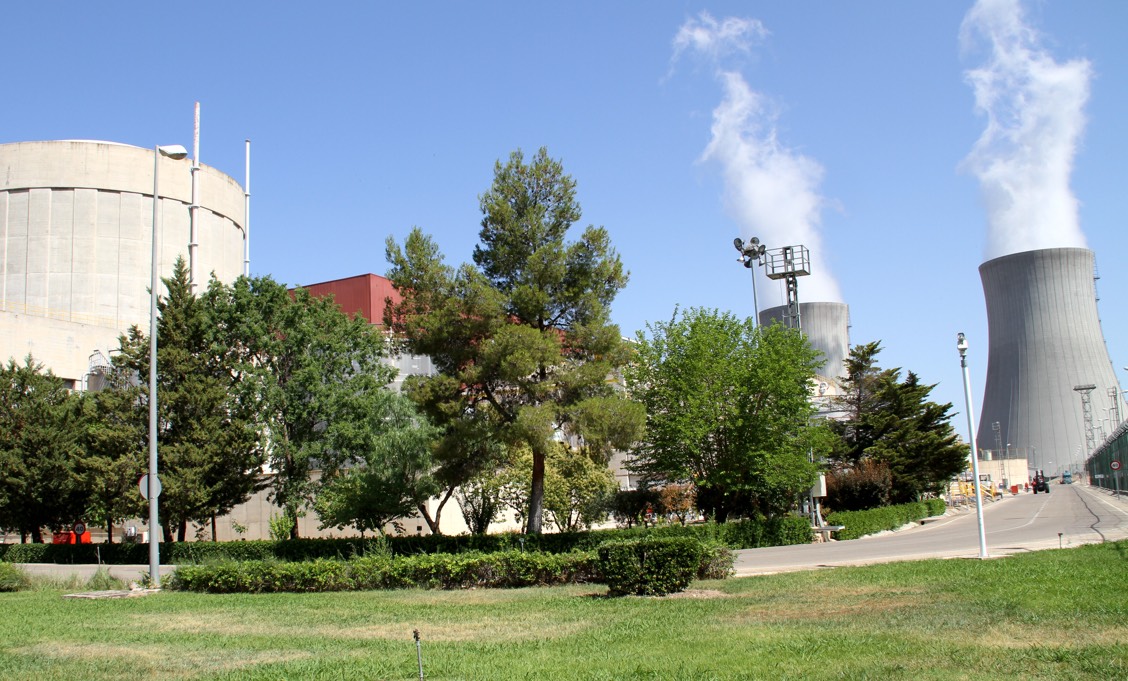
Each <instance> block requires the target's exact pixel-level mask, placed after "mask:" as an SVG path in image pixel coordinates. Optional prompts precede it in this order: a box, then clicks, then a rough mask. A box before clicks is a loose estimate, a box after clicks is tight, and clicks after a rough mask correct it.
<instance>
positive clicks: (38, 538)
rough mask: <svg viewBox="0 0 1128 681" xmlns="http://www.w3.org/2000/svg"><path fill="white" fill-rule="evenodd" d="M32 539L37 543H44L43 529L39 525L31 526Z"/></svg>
mask: <svg viewBox="0 0 1128 681" xmlns="http://www.w3.org/2000/svg"><path fill="white" fill-rule="evenodd" d="M31 541H32V542H33V543H36V544H42V543H43V530H41V529H39V528H38V527H33V528H31Z"/></svg>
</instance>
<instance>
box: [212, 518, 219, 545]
mask: <svg viewBox="0 0 1128 681" xmlns="http://www.w3.org/2000/svg"><path fill="white" fill-rule="evenodd" d="M212 541H213V542H216V541H219V540H218V539H216V532H215V514H214V513H212Z"/></svg>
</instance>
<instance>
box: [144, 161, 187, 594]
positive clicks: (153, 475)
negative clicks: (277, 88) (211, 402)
mask: <svg viewBox="0 0 1128 681" xmlns="http://www.w3.org/2000/svg"><path fill="white" fill-rule="evenodd" d="M161 156H167V157H169V158H171V159H177V160H179V159H182V158H185V157H186V156H188V150H187V149H185V148H184V147H182V146H180V145H179V144H171V145H167V146H163V147H162V146H156V147H153V259H152V262H151V263H150V268H151V278H150V281H149V489H148V490H147V493H148V497H149V584H150V586H152V588H154V589H155V588H157V587H159V586H160V585H161V575H160V567H161V547H160V543H159V542H160V540H159V533H158V530H157V528H158V526H159V524H160V519H159V514H158V512H157V497H158V496H159V495H160V480H158V478H157V283H158V277H157V218H158V207H159V205H160V177H161Z"/></svg>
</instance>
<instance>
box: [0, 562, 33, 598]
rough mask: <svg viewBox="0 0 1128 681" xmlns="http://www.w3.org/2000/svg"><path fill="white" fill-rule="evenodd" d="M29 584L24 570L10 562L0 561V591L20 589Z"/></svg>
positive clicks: (29, 581)
mask: <svg viewBox="0 0 1128 681" xmlns="http://www.w3.org/2000/svg"><path fill="white" fill-rule="evenodd" d="M30 584H31V580H30V579H28V576H27V573H26V572H24V571H23V570H21V569H19V568H18V567H16V566H15V565H12V564H11V563H0V591H22V590H23V589H26V588H27V587H28V586H29V585H30Z"/></svg>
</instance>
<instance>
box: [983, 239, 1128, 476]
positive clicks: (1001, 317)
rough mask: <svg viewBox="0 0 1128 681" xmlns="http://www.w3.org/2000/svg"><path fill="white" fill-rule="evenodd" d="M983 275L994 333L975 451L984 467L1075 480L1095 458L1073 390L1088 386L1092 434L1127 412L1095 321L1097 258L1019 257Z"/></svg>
mask: <svg viewBox="0 0 1128 681" xmlns="http://www.w3.org/2000/svg"><path fill="white" fill-rule="evenodd" d="M979 274H980V277H981V278H982V280H983V293H984V297H985V298H986V302H987V326H988V333H989V343H988V345H989V347H988V352H987V383H986V386H985V388H984V394H983V402H982V405H983V408H982V411H981V412H980V418H979V429H978V435H977V440H978V445H979V449H980V451H981V452H984V450H988V452H985V453H984V458H985V457H986V456H987V455H989V456H991V457H992V458H995V457H998V458H1025V459H1026V460H1027V462H1028V465H1029V467H1030V469H1032V470H1045V472H1046V474H1047V475H1056V474H1058V473H1060V472H1063V471H1065V470H1072V471H1074V472H1077V470H1078V468H1079V467H1080V466H1081V464H1082V463H1083V462H1084V460H1085V457H1086V456H1088V453H1089V452H1088V451H1087V449H1086V447H1087V444H1086V432H1085V428H1086V425H1085V417H1084V409H1083V395H1082V392H1079V391H1078V390H1075V388H1078V387H1080V386H1090V389H1089V390H1088V391H1087V392H1088V399H1089V400H1090V413H1091V414H1092V422H1093V426H1094V428H1096V427H1098V426H1099V423H1097V422H1098V421H1099V420H1100V419H1101V418H1102V417H1103V416H1104V411H1103V410H1105V409H1109V410H1110V411H1111V410H1113V408H1114V407H1113V405H1116V407H1115V409H1116V410H1117V411H1119V410H1120V404H1121V399H1120V387H1119V383H1118V382H1117V379H1116V373H1115V371H1114V370H1113V367H1112V362H1111V361H1110V359H1109V355H1108V350H1107V348H1106V346H1105V342H1104V335H1103V334H1102V332H1101V323H1100V318H1099V316H1098V314H1097V297H1096V286H1095V282H1094V260H1093V252H1092V251H1090V250H1088V249H1084V248H1051V249H1044V250H1037V251H1027V252H1024V253H1014V254H1012V255H1006V256H1003V257H1000V258H995V259H994V260H989V261H987V262H985V263H983V264H982V265H980V267H979ZM1096 437H1097V442H1098V443H1099V441H1100V436H1099V435H1097V436H1096Z"/></svg>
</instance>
